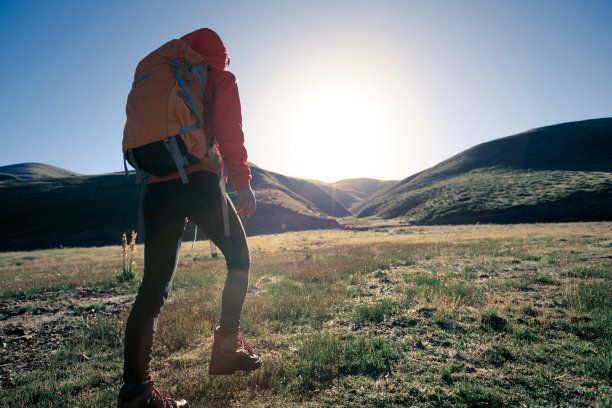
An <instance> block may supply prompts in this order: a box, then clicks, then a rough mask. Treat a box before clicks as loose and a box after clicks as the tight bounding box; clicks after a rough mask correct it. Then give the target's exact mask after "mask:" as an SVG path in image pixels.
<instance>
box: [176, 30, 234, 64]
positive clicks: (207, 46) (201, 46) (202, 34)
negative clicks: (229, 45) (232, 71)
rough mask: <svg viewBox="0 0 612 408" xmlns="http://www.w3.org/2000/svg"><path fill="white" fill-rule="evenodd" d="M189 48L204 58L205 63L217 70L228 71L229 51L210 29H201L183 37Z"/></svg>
mask: <svg viewBox="0 0 612 408" xmlns="http://www.w3.org/2000/svg"><path fill="white" fill-rule="evenodd" d="M181 40H183V41H185V42H186V43H187V44H189V46H190V47H191V48H192V49H193V50H194V51H196V52H197V53H198V54H200V55H201V56H202V57H204V63H205V64H208V65H211V66H213V67H214V68H215V69H219V70H225V69H227V61H228V58H227V50H226V49H225V45H224V44H223V41H221V38H220V37H219V35H217V33H215V32H214V31H213V30H211V29H210V28H200V29H199V30H195V31H193V32H191V33H189V34H185V35H184V36H182V37H181Z"/></svg>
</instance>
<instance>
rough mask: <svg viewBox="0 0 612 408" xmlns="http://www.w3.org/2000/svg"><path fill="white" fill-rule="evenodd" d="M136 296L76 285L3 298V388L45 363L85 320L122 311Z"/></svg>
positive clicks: (0, 303)
mask: <svg viewBox="0 0 612 408" xmlns="http://www.w3.org/2000/svg"><path fill="white" fill-rule="evenodd" d="M134 296H135V295H133V294H128V293H124V292H122V291H121V290H120V289H118V288H110V289H89V288H77V289H74V290H70V291H62V292H46V293H42V294H36V295H26V296H20V297H17V298H12V299H2V300H0V346H1V348H0V387H6V386H12V385H14V384H15V380H16V379H17V378H18V376H20V375H22V374H23V373H24V372H28V371H31V370H32V369H33V368H39V367H40V366H41V365H44V364H46V363H47V362H48V361H49V359H50V358H51V357H53V356H54V355H55V354H57V353H58V352H59V350H60V349H61V348H62V347H64V346H65V345H66V344H67V342H68V340H69V339H70V336H71V334H72V333H74V332H75V330H76V329H77V327H78V326H79V325H80V324H81V323H82V322H83V321H85V322H86V321H88V320H90V319H91V318H93V317H94V316H98V315H115V314H119V313H121V312H123V311H124V310H126V309H128V308H129V307H130V306H131V304H132V302H133V300H134ZM84 358H86V356H84Z"/></svg>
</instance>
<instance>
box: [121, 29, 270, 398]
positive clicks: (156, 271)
mask: <svg viewBox="0 0 612 408" xmlns="http://www.w3.org/2000/svg"><path fill="white" fill-rule="evenodd" d="M181 40H183V41H184V42H186V43H187V44H188V45H189V46H190V47H191V48H192V49H193V50H194V51H196V52H198V53H199V54H200V55H202V57H203V58H204V63H205V64H207V65H209V66H211V67H212V68H213V69H211V70H209V71H208V75H207V82H206V100H205V101H203V103H204V116H205V131H206V133H207V134H208V135H211V136H212V138H213V140H214V143H216V145H217V149H218V151H219V153H220V154H221V156H222V157H223V166H224V167H225V168H226V169H227V175H228V178H229V180H230V181H231V182H232V183H233V184H234V186H235V187H236V190H237V192H238V205H237V207H236V208H235V209H234V207H233V205H232V203H231V201H230V200H229V198H227V196H225V197H222V194H221V191H220V188H219V181H218V174H217V171H218V170H217V164H216V162H215V161H214V159H204V160H203V161H201V162H200V163H198V164H196V165H193V166H191V167H187V168H186V169H185V173H186V174H187V175H188V177H189V183H187V184H183V183H182V181H181V179H180V176H179V174H178V172H177V173H174V174H171V175H169V176H165V177H154V176H151V179H150V181H149V184H148V187H147V191H146V194H145V196H144V207H143V212H144V226H145V265H144V276H143V279H142V284H141V286H140V288H139V290H138V295H137V296H136V299H135V301H134V305H133V306H132V310H131V312H130V315H129V318H128V321H127V324H126V329H125V349H124V375H123V382H124V385H123V386H122V387H121V390H120V391H119V397H118V406H119V407H123V408H132V407H166V406H170V407H188V406H189V404H188V403H187V401H185V400H176V401H175V400H171V399H169V398H166V397H164V396H163V395H162V394H161V393H160V392H159V391H158V390H157V389H156V388H155V387H154V386H153V382H152V379H151V356H152V352H153V343H154V338H155V331H156V326H157V319H158V316H159V313H160V310H161V307H162V306H163V304H164V302H165V300H166V299H167V297H168V295H169V293H170V289H171V286H172V279H173V277H174V272H175V270H176V264H177V259H178V254H179V249H180V245H181V238H182V234H183V228H184V223H185V219H186V217H188V218H189V219H190V220H192V221H194V222H195V223H196V224H197V226H198V227H199V228H200V229H201V230H202V231H204V232H205V233H206V235H207V236H208V237H209V238H210V239H211V240H212V241H213V242H214V243H215V245H217V247H219V249H220V250H221V251H222V252H223V254H224V256H225V259H226V263H227V268H228V274H227V278H226V281H225V286H224V288H223V294H222V310H221V318H220V322H219V326H218V327H217V328H216V329H215V331H214V342H213V348H212V352H211V358H210V364H209V373H210V374H211V375H219V374H232V373H234V372H235V371H237V370H243V371H250V370H255V369H257V368H259V367H261V359H260V358H259V356H258V355H257V354H255V352H254V350H253V348H252V347H251V346H249V345H248V344H247V343H246V341H245V340H244V337H243V336H242V335H241V334H240V333H239V325H240V315H241V312H242V305H243V303H244V299H245V297H246V291H247V285H248V277H249V267H250V256H249V249H248V246H247V242H246V235H245V232H244V229H243V227H242V223H241V221H240V218H239V216H242V217H250V216H251V215H252V214H253V212H254V211H255V209H256V201H255V195H254V194H253V191H252V190H251V186H250V180H251V170H250V168H249V165H248V164H247V151H246V149H245V147H244V133H243V131H242V112H241V106H240V97H239V94H238V85H237V82H236V77H235V76H234V75H233V74H232V73H231V72H229V71H227V66H228V63H229V59H228V57H227V51H226V49H225V46H224V44H223V42H222V41H221V38H219V36H218V35H217V34H216V33H215V32H214V31H212V30H210V29H208V28H202V29H199V30H196V31H194V32H191V33H189V34H187V35H185V36H183V37H181ZM222 171H223V170H222ZM221 200H226V202H227V204H228V210H229V231H230V234H229V236H226V235H225V233H224V224H223V215H222V205H221V202H222V201H221Z"/></svg>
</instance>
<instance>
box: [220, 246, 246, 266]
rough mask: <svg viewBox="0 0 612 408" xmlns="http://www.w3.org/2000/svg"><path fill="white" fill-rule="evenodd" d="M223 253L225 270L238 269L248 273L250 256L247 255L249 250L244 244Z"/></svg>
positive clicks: (231, 247)
mask: <svg viewBox="0 0 612 408" xmlns="http://www.w3.org/2000/svg"><path fill="white" fill-rule="evenodd" d="M226 252H227V253H224V254H223V255H224V256H225V260H226V263H227V269H229V270H233V269H239V270H242V271H248V270H249V268H250V266H251V256H250V254H249V248H248V247H247V245H246V244H244V243H243V244H240V245H232V246H230V247H229V248H228V250H227V251H226Z"/></svg>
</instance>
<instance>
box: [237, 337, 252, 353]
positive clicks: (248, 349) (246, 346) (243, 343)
mask: <svg viewBox="0 0 612 408" xmlns="http://www.w3.org/2000/svg"><path fill="white" fill-rule="evenodd" d="M238 342H239V343H240V346H241V347H242V348H243V349H244V350H246V352H247V353H248V354H255V349H254V348H253V347H251V346H250V345H249V343H247V342H246V340H245V339H244V337H243V336H242V334H241V333H238Z"/></svg>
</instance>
